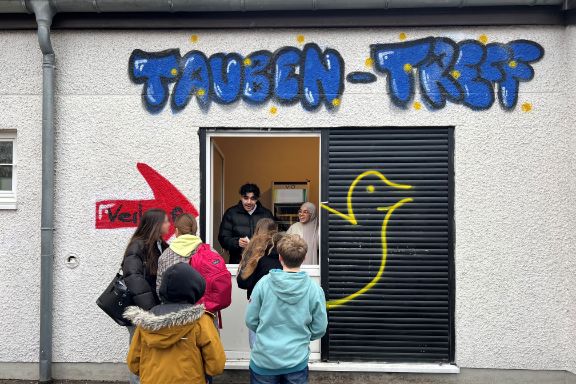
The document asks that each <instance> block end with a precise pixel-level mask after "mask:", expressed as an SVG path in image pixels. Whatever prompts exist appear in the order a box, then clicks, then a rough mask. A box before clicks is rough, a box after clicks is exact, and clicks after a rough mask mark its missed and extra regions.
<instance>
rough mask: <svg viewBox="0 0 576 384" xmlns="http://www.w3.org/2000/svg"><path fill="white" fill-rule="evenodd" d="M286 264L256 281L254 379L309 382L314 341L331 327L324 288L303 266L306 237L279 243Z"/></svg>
mask: <svg viewBox="0 0 576 384" xmlns="http://www.w3.org/2000/svg"><path fill="white" fill-rule="evenodd" d="M277 250H278V254H279V255H280V257H279V259H280V263H281V264H282V270H279V269H273V270H271V271H270V273H269V274H268V275H266V276H264V277H263V278H262V279H261V280H260V281H259V282H258V284H256V286H255V287H254V290H253V291H252V295H251V297H250V301H249V303H248V308H247V310H246V325H247V326H248V328H249V329H251V330H252V331H254V332H256V339H255V341H254V346H253V348H252V352H251V354H250V383H252V384H264V383H266V384H275V383H291V384H302V383H308V358H309V356H310V341H311V340H317V339H319V338H321V337H322V336H323V335H324V333H325V332H326V327H327V325H328V318H327V314H326V299H325V298H324V291H323V290H322V288H320V286H319V285H318V284H317V283H316V282H314V281H313V280H312V279H311V278H310V276H308V274H307V273H306V272H303V271H300V266H301V265H302V262H303V261H304V258H305V257H306V252H307V245H306V242H305V241H304V240H303V239H302V238H301V237H300V236H298V235H286V236H284V237H283V238H282V239H281V240H280V241H279V242H278V244H277Z"/></svg>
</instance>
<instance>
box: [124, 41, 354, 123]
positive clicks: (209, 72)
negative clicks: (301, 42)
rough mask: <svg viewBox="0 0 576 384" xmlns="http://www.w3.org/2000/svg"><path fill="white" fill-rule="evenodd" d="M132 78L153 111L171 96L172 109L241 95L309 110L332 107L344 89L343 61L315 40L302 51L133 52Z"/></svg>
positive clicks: (258, 101) (251, 101) (228, 101)
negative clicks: (193, 99) (211, 53)
mask: <svg viewBox="0 0 576 384" xmlns="http://www.w3.org/2000/svg"><path fill="white" fill-rule="evenodd" d="M129 75H130V79H131V80H132V81H133V82H134V83H136V84H142V85H143V89H142V101H143V103H144V106H145V107H146V109H147V110H148V111H149V112H151V113H158V112H160V111H162V110H163V108H164V107H165V106H166V104H167V102H168V98H169V97H170V93H169V89H168V85H169V84H171V83H175V85H174V87H173V90H172V95H171V107H172V110H173V111H174V112H178V111H180V110H182V109H184V108H185V107H186V106H187V105H188V103H189V102H190V99H191V98H192V97H196V99H197V101H198V105H199V107H200V108H201V109H202V110H208V109H209V107H210V103H211V102H215V103H218V104H231V103H234V102H236V101H238V100H240V99H242V100H244V101H245V102H247V103H249V104H253V105H254V104H261V103H264V102H266V101H267V100H269V99H270V98H274V100H276V101H277V102H278V103H280V104H286V105H290V104H295V103H297V102H300V103H301V104H302V106H303V107H304V108H305V109H306V110H309V111H313V110H316V109H318V108H319V107H320V106H321V105H325V106H326V108H329V109H332V108H334V107H336V106H338V105H339V104H340V97H341V95H342V92H343V91H344V60H343V59H342V57H341V56H340V54H339V53H338V51H336V50H333V49H326V50H324V51H322V50H321V49H320V47H318V45H316V44H306V45H305V46H304V48H303V49H299V48H295V47H286V48H283V49H280V50H279V51H277V52H275V53H272V52H269V51H258V52H254V53H252V54H250V55H248V56H246V57H242V56H241V55H239V54H237V53H229V54H224V53H216V54H214V55H212V56H210V57H209V58H208V57H206V55H205V54H204V53H202V52H200V51H191V52H188V53H187V54H186V55H184V57H180V52H179V50H174V49H170V50H167V51H163V52H156V53H149V52H144V51H141V50H135V51H134V52H132V55H131V56H130V60H129Z"/></svg>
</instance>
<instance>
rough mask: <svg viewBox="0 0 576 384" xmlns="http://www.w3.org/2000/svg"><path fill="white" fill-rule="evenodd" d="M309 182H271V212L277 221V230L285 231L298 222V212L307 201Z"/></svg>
mask: <svg viewBox="0 0 576 384" xmlns="http://www.w3.org/2000/svg"><path fill="white" fill-rule="evenodd" d="M309 191H310V180H306V181H296V182H283V181H282V182H281V181H274V182H272V212H274V216H276V219H277V220H278V229H279V230H280V231H287V230H288V228H290V226H291V225H292V224H294V223H296V222H297V221H298V210H299V209H300V206H301V205H302V203H305V202H306V201H308V200H307V199H308V195H309Z"/></svg>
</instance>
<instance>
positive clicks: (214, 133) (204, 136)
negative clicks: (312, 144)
mask: <svg viewBox="0 0 576 384" xmlns="http://www.w3.org/2000/svg"><path fill="white" fill-rule="evenodd" d="M322 131H323V130H322V129H320V128H265V129H263V128H249V127H248V128H229V127H226V128H224V127H223V128H208V127H200V128H199V130H198V136H199V139H200V212H199V213H200V238H201V239H202V240H203V241H208V240H210V239H208V238H207V235H208V234H211V233H210V232H209V231H210V229H209V226H210V225H212V224H213V221H212V213H211V212H210V211H209V210H208V209H207V207H208V205H209V204H210V203H211V202H212V185H211V183H212V167H211V164H212V158H210V161H208V156H209V155H210V156H211V152H210V148H211V140H210V139H211V138H213V137H239V138H248V137H277V138H282V137H317V138H318V139H319V154H320V158H319V159H318V175H319V178H318V180H319V183H318V192H319V196H318V198H319V201H322V196H323V185H322V166H323V163H322V159H323V151H322V148H323V147H324V146H323V145H322V140H323V139H324V138H323V135H322ZM318 219H319V227H320V228H322V218H321V217H320V215H319V216H318ZM320 236H322V235H321V234H320ZM321 244H322V239H320V241H319V246H320V247H322V245H321ZM319 254H320V255H321V254H322V251H321V250H320V252H319ZM320 261H321V260H320ZM321 264H322V263H321V262H320V263H319V265H320V266H321ZM321 269H322V267H321Z"/></svg>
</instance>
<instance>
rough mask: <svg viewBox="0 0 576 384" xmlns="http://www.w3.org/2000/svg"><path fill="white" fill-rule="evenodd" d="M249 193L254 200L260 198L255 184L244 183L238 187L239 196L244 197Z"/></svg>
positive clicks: (258, 189)
mask: <svg viewBox="0 0 576 384" xmlns="http://www.w3.org/2000/svg"><path fill="white" fill-rule="evenodd" d="M250 192H252V193H253V194H254V197H255V198H257V199H259V198H260V188H258V186H257V185H256V184H251V183H246V184H244V185H243V186H241V187H240V195H241V196H246V195H247V194H249V193H250Z"/></svg>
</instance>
